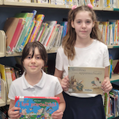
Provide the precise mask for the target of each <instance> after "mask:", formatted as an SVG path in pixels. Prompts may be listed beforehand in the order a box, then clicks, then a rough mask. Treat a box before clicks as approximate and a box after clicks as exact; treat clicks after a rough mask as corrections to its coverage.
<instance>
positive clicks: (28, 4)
mask: <svg viewBox="0 0 119 119" xmlns="http://www.w3.org/2000/svg"><path fill="white" fill-rule="evenodd" d="M3 5H6V6H20V7H44V8H59V9H62V8H63V9H71V6H70V5H53V4H50V3H25V2H7V1H5V0H4V2H3Z"/></svg>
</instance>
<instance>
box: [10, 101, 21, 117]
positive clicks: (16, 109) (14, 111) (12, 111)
mask: <svg viewBox="0 0 119 119" xmlns="http://www.w3.org/2000/svg"><path fill="white" fill-rule="evenodd" d="M14 105H15V101H14V100H10V106H9V110H8V115H9V117H10V119H17V118H19V117H20V113H19V110H20V108H19V107H15V106H14Z"/></svg>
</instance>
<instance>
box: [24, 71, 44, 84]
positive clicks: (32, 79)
mask: <svg viewBox="0 0 119 119" xmlns="http://www.w3.org/2000/svg"><path fill="white" fill-rule="evenodd" d="M42 74H43V73H42V71H41V72H40V73H37V74H28V73H25V78H26V80H27V82H28V83H29V84H30V85H31V86H34V85H35V84H37V83H38V82H39V81H40V80H41V77H42Z"/></svg>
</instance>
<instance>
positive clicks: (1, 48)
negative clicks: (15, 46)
mask: <svg viewBox="0 0 119 119" xmlns="http://www.w3.org/2000/svg"><path fill="white" fill-rule="evenodd" d="M0 40H1V41H0V42H1V43H0V57H14V56H21V53H13V54H6V47H5V45H6V36H5V32H4V31H3V30H0ZM108 48H109V49H110V48H119V46H117V45H108ZM57 49H58V47H55V48H52V49H51V50H48V51H47V53H56V52H57Z"/></svg>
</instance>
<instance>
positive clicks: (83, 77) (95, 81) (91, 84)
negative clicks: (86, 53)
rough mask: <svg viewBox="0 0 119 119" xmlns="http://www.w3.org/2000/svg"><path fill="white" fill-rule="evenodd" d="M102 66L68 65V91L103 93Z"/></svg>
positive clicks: (103, 70)
mask: <svg viewBox="0 0 119 119" xmlns="http://www.w3.org/2000/svg"><path fill="white" fill-rule="evenodd" d="M104 72H105V68H104V67H96V68H95V67H71V66H70V67H68V76H69V80H70V87H69V92H70V93H84V94H86V93H88V94H103V90H102V88H101V84H102V82H103V80H104Z"/></svg>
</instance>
